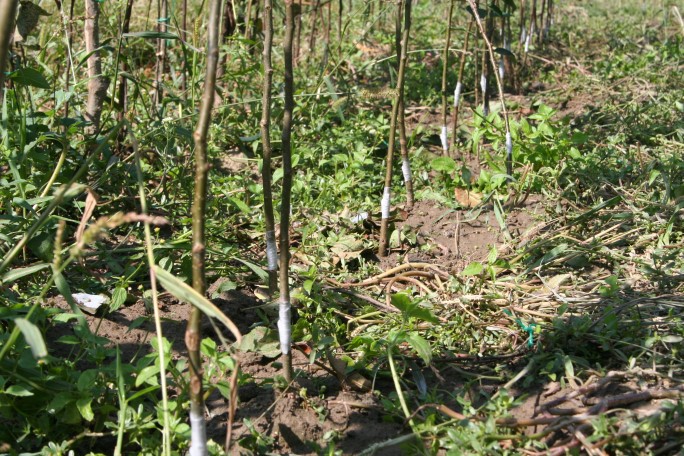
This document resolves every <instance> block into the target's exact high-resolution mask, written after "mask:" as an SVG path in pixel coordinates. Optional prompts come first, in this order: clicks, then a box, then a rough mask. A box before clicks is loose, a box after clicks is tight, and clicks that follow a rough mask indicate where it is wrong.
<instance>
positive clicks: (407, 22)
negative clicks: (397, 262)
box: [378, 0, 411, 257]
mask: <svg viewBox="0 0 684 456" xmlns="http://www.w3.org/2000/svg"><path fill="white" fill-rule="evenodd" d="M403 4H404V32H403V35H402V40H401V41H402V42H401V59H400V60H399V72H398V74H397V94H396V98H395V99H394V103H393V104H392V115H391V117H390V131H389V140H388V147H387V163H385V167H386V172H385V188H384V191H383V194H382V203H381V211H382V219H381V222H380V246H379V249H378V255H379V256H381V257H384V256H387V250H388V247H389V212H390V202H391V193H392V192H391V188H392V162H393V160H394V143H395V137H396V129H397V118H398V117H399V116H398V114H399V107H400V106H401V105H402V104H403V102H402V98H403V96H404V73H405V72H406V62H407V61H408V51H407V49H408V40H409V31H410V30H411V0H403ZM399 7H400V8H401V4H400V6H399Z"/></svg>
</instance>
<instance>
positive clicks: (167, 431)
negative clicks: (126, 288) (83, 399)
mask: <svg viewBox="0 0 684 456" xmlns="http://www.w3.org/2000/svg"><path fill="white" fill-rule="evenodd" d="M128 131H129V137H130V138H131V143H132V144H133V148H134V151H135V171H136V177H137V179H138V194H139V195H140V210H141V212H142V214H143V215H148V210H147V197H146V195H145V184H144V182H145V181H144V179H143V172H142V164H141V163H142V160H141V158H140V148H139V147H138V142H137V140H136V139H135V137H133V134H132V133H130V131H131V129H130V128H129V129H128ZM144 226H145V250H146V252H147V264H148V266H149V269H150V289H151V290H152V309H153V312H154V329H155V332H156V333H157V350H158V351H159V377H160V378H159V383H160V386H161V394H162V413H163V415H164V429H163V431H162V436H163V439H162V450H163V454H164V455H165V456H170V455H171V421H170V414H169V398H168V391H167V387H166V359H165V358H166V353H165V352H164V336H163V334H162V325H161V314H160V313H159V300H158V298H159V293H158V291H157V278H156V276H155V273H154V264H155V261H154V247H153V246H152V230H151V229H150V222H149V221H148V220H147V219H146V221H145V225H144ZM193 309H194V307H193Z"/></svg>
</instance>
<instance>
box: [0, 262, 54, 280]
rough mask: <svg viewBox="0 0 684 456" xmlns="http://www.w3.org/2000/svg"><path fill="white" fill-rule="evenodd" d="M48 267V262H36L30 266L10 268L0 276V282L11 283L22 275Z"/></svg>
mask: <svg viewBox="0 0 684 456" xmlns="http://www.w3.org/2000/svg"><path fill="white" fill-rule="evenodd" d="M48 267H50V265H49V264H48V263H37V264H34V265H31V266H27V267H25V268H17V269H12V270H11V271H8V272H7V273H6V274H5V275H4V276H2V279H0V281H1V282H2V283H12V282H14V281H16V280H19V279H21V278H22V277H26V276H29V275H31V274H34V273H36V272H38V271H42V270H43V269H46V268H48Z"/></svg>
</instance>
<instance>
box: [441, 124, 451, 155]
mask: <svg viewBox="0 0 684 456" xmlns="http://www.w3.org/2000/svg"><path fill="white" fill-rule="evenodd" d="M439 139H441V140H442V150H444V152H446V151H447V150H449V136H448V133H447V127H446V125H443V126H442V132H441V133H440V135H439Z"/></svg>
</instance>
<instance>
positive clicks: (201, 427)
mask: <svg viewBox="0 0 684 456" xmlns="http://www.w3.org/2000/svg"><path fill="white" fill-rule="evenodd" d="M220 11H221V3H220V0H211V4H210V10H209V24H208V37H207V68H206V73H205V78H204V92H203V94H202V104H201V106H200V112H199V118H198V120H197V128H196V129H195V132H194V134H193V137H194V139H195V193H194V197H193V203H192V286H193V288H194V289H195V291H197V292H198V293H199V294H201V295H203V296H204V293H205V291H206V279H205V252H206V241H205V237H204V219H205V217H206V214H205V210H206V197H207V174H208V172H209V163H208V161H207V135H208V133H209V124H210V123H211V110H212V107H213V106H214V93H215V91H216V67H217V66H218V57H219V51H218V41H219V31H218V30H219V21H220ZM201 320H202V313H201V311H200V310H199V309H198V308H197V307H193V308H192V312H191V314H190V318H189V320H188V326H187V329H186V331H185V345H186V347H187V348H188V357H189V359H190V363H189V370H190V425H191V432H192V434H191V436H192V437H191V438H192V442H191V446H190V455H191V456H204V455H206V454H207V446H206V424H205V422H204V398H203V395H202V359H201V357H200V341H201V338H202V333H201V326H200V325H201Z"/></svg>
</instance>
